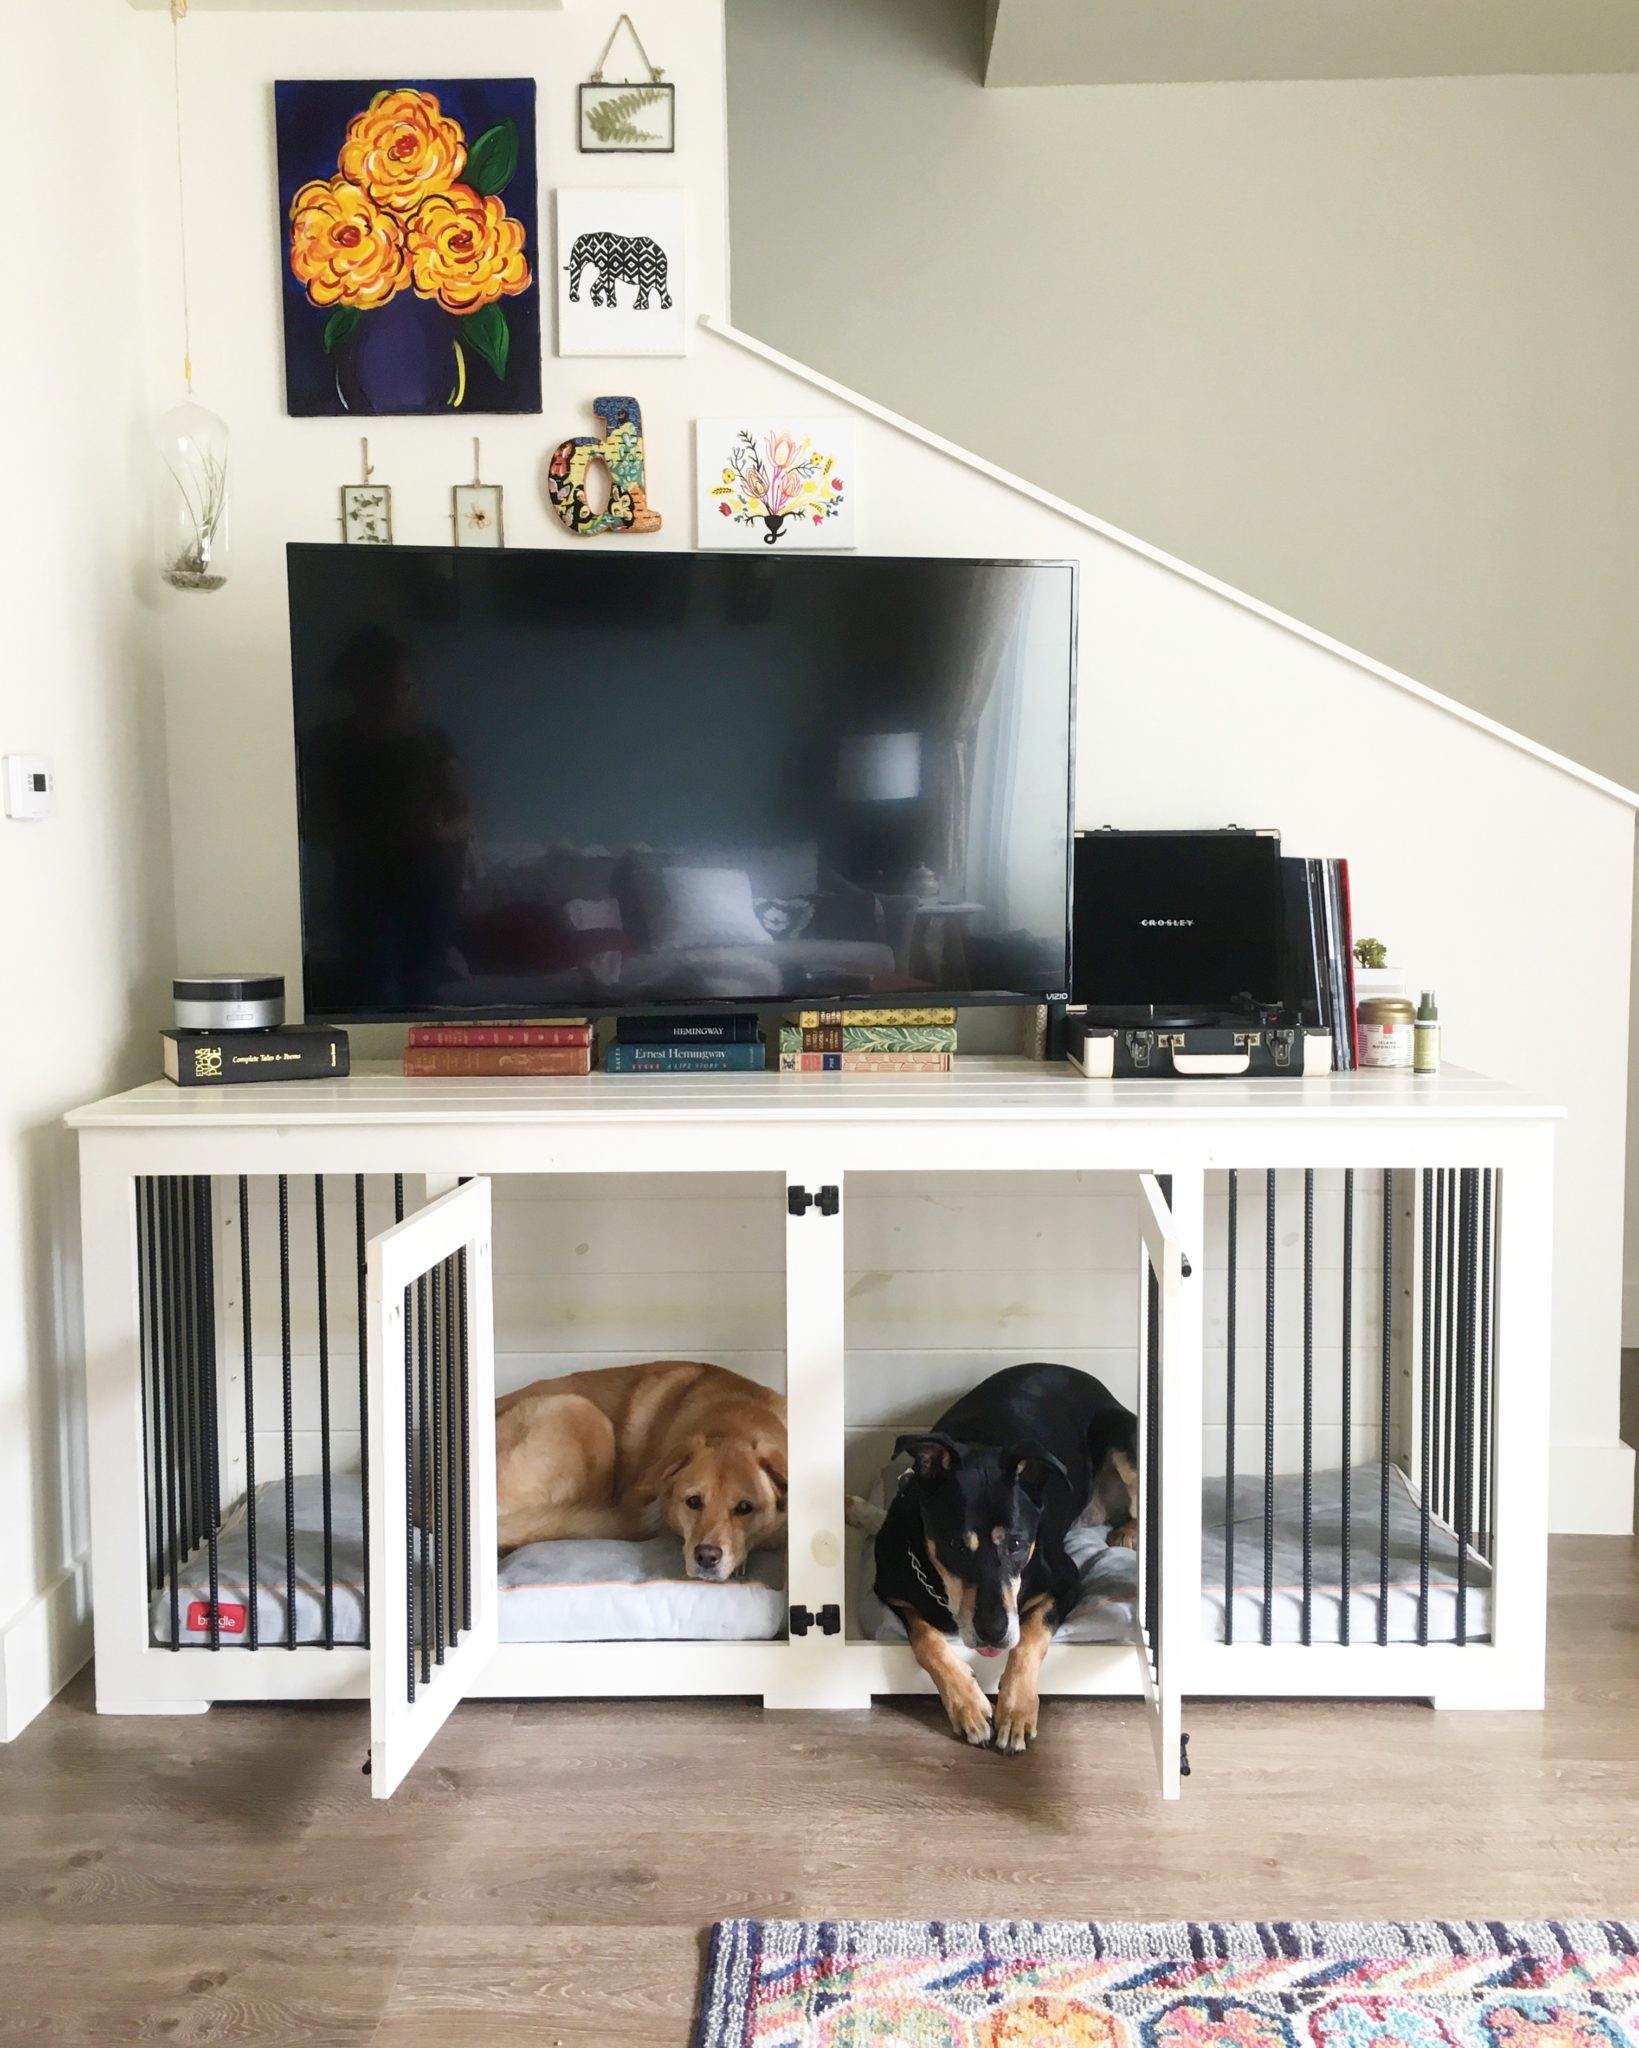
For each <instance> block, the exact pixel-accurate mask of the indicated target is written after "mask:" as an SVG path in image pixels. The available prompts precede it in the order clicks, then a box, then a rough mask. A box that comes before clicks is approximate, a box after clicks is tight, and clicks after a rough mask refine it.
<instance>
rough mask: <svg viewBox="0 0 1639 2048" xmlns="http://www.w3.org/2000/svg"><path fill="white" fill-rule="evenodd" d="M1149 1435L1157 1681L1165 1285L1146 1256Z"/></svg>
mask: <svg viewBox="0 0 1639 2048" xmlns="http://www.w3.org/2000/svg"><path fill="white" fill-rule="evenodd" d="M1145 1283H1146V1284H1145V1289H1144V1302H1145V1326H1146V1327H1145V1346H1144V1348H1145V1379H1146V1382H1147V1385H1146V1388H1145V1418H1146V1419H1145V1435H1144V1481H1143V1501H1142V1503H1141V1512H1142V1514H1143V1518H1144V1627H1145V1630H1146V1632H1147V1634H1148V1636H1149V1647H1150V1659H1151V1662H1152V1664H1153V1665H1154V1667H1155V1674H1156V1678H1157V1680H1158V1681H1159V1679H1160V1675H1161V1627H1160V1622H1161V1283H1160V1281H1159V1279H1158V1278H1157V1276H1156V1271H1155V1268H1154V1267H1153V1266H1151V1265H1149V1264H1148V1259H1147V1257H1146V1274H1145Z"/></svg>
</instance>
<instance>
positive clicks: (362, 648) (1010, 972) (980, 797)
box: [289, 542, 1076, 1020]
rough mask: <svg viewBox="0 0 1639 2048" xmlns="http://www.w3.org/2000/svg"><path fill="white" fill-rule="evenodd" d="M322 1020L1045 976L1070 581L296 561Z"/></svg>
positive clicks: (801, 994)
mask: <svg viewBox="0 0 1639 2048" xmlns="http://www.w3.org/2000/svg"><path fill="white" fill-rule="evenodd" d="M289 574H290V627H291V661H292V670H293V676H294V693H295V725H296V763H297V800H298V810H299V822H300V838H301V910H302V956H303V977H304V985H305V994H306V1008H307V1014H308V1016H309V1017H311V1018H318V1019H326V1020H349V1019H351V1020H367V1019H381V1020H395V1019H413V1018H435V1017H456V1018H460V1017H478V1016H482V1017H506V1016H539V1015H545V1014H564V1013H569V1014H582V1013H585V1012H601V1011H610V1010H643V1009H659V1008H664V1007H665V1006H666V1005H669V1004H682V1005H687V1006H690V1007H695V1008H698V1007H702V1006H711V1007H717V1006H719V1005H725V1004H793V1005H802V1004H810V1003H812V1004H819V1005H824V1004H834V1003H847V1004H849V1005H853V1004H856V1003H857V1004H864V1005H889V1004H901V1003H907V1002H915V1003H921V1002H925V1001H934V1000H937V1001H939V1002H964V1001H965V1002H974V1001H982V1002H1001V1001H1009V1000H1012V1001H1021V1000H1023V1001H1029V1000H1036V999H1039V998H1042V997H1045V996H1048V995H1052V994H1062V993H1063V992H1064V991H1065V989H1066V988H1067V987H1068V952H1069V943H1068V930H1069V886H1070V845H1071V768H1072V733H1073V717H1074V684H1075V632H1076V570H1075V566H1074V565H1073V564H1071V563H1065V562H980V561H952V560H938V559H918V558H909V557H882V556H850V555H834V556H826V555H819V554H815V555H809V556H797V557H795V558H784V559H778V560H775V559H769V558H767V557H764V556H763V555H761V554H757V555H739V554H733V553H723V554H704V553H702V554H677V553H671V554H662V553H656V552H640V551H639V550H638V549H636V548H625V549H623V548H622V546H621V544H620V543H618V542H611V543H607V544H604V545H598V544H595V543H590V544H583V545H582V546H580V547H577V548H573V549H569V548H553V549H544V550H530V549H518V548H511V549H506V550H488V549H478V550H475V549H470V548H468V549H463V550H459V551H458V550H456V549H453V548H409V547H381V548H376V547H363V546H354V547H344V546H340V545H337V546H307V545H293V546H291V548H290V550H289Z"/></svg>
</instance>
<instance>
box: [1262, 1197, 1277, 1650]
mask: <svg viewBox="0 0 1639 2048" xmlns="http://www.w3.org/2000/svg"><path fill="white" fill-rule="evenodd" d="M1275 1192H1276V1189H1275V1169H1274V1168H1273V1167H1272V1166H1271V1167H1269V1168H1268V1169H1267V1171H1266V1172H1265V1174H1264V1201H1263V1206H1264V1240H1263V1640H1264V1642H1265V1643H1266V1644H1267V1643H1272V1642H1273V1641H1274V1640H1275Z"/></svg>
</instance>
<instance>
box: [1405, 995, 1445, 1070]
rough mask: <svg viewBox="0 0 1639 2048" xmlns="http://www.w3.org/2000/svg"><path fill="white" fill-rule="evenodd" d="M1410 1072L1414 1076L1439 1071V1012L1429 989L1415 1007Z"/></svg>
mask: <svg viewBox="0 0 1639 2048" xmlns="http://www.w3.org/2000/svg"><path fill="white" fill-rule="evenodd" d="M1411 1070H1412V1072H1413V1073H1414V1074H1437V1073H1438V1072H1439V1071H1440V1012H1439V1010H1438V1009H1437V1008H1436V1006H1435V1002H1434V991H1433V989H1431V988H1426V989H1424V990H1423V998H1422V1001H1421V1002H1420V1003H1419V1004H1418V1005H1417V1023H1416V1026H1415V1028H1414V1031H1413V1037H1412V1052H1411Z"/></svg>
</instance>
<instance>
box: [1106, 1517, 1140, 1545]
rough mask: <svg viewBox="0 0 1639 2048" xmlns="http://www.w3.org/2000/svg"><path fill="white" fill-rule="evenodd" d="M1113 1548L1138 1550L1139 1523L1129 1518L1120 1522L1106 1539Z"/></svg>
mask: <svg viewBox="0 0 1639 2048" xmlns="http://www.w3.org/2000/svg"><path fill="white" fill-rule="evenodd" d="M1104 1540H1105V1542H1106V1543H1107V1544H1108V1545H1109V1547H1110V1549H1111V1550H1136V1549H1137V1548H1138V1524H1137V1523H1136V1522H1135V1521H1133V1520H1131V1518H1129V1519H1128V1520H1127V1521H1125V1522H1118V1523H1117V1524H1116V1526H1115V1527H1114V1528H1113V1529H1112V1530H1111V1531H1110V1533H1109V1535H1108V1536H1107V1537H1106V1538H1105V1539H1104Z"/></svg>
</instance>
